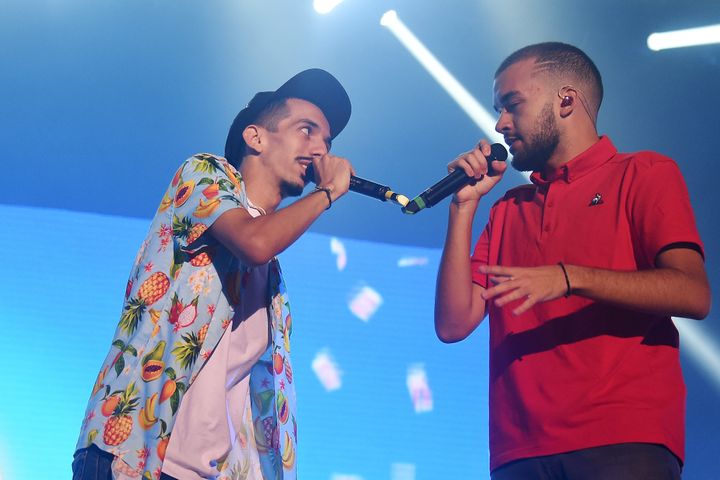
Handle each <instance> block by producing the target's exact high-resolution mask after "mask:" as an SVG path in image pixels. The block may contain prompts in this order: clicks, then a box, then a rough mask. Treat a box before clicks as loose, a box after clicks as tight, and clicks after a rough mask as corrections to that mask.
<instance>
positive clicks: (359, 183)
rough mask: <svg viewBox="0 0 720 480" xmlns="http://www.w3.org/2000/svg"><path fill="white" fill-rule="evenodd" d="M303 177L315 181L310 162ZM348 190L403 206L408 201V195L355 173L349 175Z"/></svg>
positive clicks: (313, 170)
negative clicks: (357, 175)
mask: <svg viewBox="0 0 720 480" xmlns="http://www.w3.org/2000/svg"><path fill="white" fill-rule="evenodd" d="M305 177H306V178H308V179H309V180H310V181H311V182H313V183H317V182H316V181H315V167H314V166H313V164H312V163H311V164H309V165H308V166H307V168H306V169H305ZM350 190H352V191H353V192H356V193H361V194H363V195H367V196H368V197H372V198H377V199H378V200H381V201H383V202H386V201H388V200H390V201H391V202H394V203H396V204H398V205H400V206H401V207H404V206H405V205H407V204H408V202H409V201H410V199H409V198H408V197H406V196H405V195H402V194H400V193H395V192H393V191H392V190H391V189H390V187H388V186H386V185H380V184H379V183H375V182H372V181H370V180H365V179H364V178H360V177H356V176H355V175H350Z"/></svg>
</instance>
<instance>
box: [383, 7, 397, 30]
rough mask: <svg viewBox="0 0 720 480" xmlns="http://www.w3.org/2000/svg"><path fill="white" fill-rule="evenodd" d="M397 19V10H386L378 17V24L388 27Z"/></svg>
mask: <svg viewBox="0 0 720 480" xmlns="http://www.w3.org/2000/svg"><path fill="white" fill-rule="evenodd" d="M397 19H398V16H397V12H396V11H395V10H388V11H387V12H385V13H383V16H382V17H380V25H382V26H383V27H389V26H390V25H391V24H393V23H396V22H397Z"/></svg>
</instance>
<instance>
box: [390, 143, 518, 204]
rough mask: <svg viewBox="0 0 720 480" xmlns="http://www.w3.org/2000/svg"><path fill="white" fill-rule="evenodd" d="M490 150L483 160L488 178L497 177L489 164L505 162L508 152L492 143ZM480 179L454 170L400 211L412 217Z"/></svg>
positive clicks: (462, 171) (463, 171) (497, 144)
mask: <svg viewBox="0 0 720 480" xmlns="http://www.w3.org/2000/svg"><path fill="white" fill-rule="evenodd" d="M490 149H491V152H490V155H489V156H487V157H485V158H486V159H487V161H488V173H487V175H488V176H489V177H493V176H495V175H497V172H495V171H494V170H493V168H492V166H491V162H492V161H493V160H501V161H505V160H507V156H508V152H507V150H506V149H505V147H503V146H502V145H500V144H499V143H493V144H492V145H491V146H490ZM483 176H484V175H483ZM481 179H482V177H480V179H475V178H474V177H471V176H469V175H468V174H466V173H465V170H463V169H462V168H456V169H455V170H453V171H452V172H450V174H448V175H447V176H446V177H445V178H443V179H442V180H440V181H439V182H437V183H436V184H435V185H433V186H432V187H430V188H428V189H427V190H425V191H424V192H422V193H421V194H420V195H418V196H417V197H415V198H413V199H412V201H411V202H410V203H408V204H407V205H405V206H404V207H403V208H402V211H403V213H407V214H408V215H413V214H415V213H417V212H419V211H420V210H422V209H423V208H430V207H432V206H433V205H435V204H436V203H438V202H439V201H441V200H442V199H444V198H445V197H449V196H450V195H452V194H453V193H455V192H457V191H458V190H459V189H460V188H461V187H463V186H465V185H468V184H470V183H472V182H474V181H479V180H481Z"/></svg>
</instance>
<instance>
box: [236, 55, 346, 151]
mask: <svg viewBox="0 0 720 480" xmlns="http://www.w3.org/2000/svg"><path fill="white" fill-rule="evenodd" d="M281 98H299V99H301V100H307V101H308V102H310V103H312V104H314V105H316V106H317V107H318V108H319V109H320V110H321V111H322V112H323V114H324V115H325V118H326V119H327V121H328V124H330V137H331V138H335V137H336V136H337V135H338V134H339V133H340V132H341V131H342V130H343V128H345V125H347V122H348V120H350V111H351V105H350V97H348V94H347V92H346V91H345V89H344V88H343V86H342V85H341V84H340V82H339V81H338V80H337V79H336V78H335V77H333V76H332V75H330V74H329V73H328V72H326V71H325V70H321V69H319V68H311V69H309V70H304V71H302V72H300V73H298V74H297V75H295V76H294V77H292V78H291V79H290V80H288V81H287V82H285V83H284V84H283V85H282V86H281V87H280V88H278V89H277V90H275V91H274V92H258V93H256V94H255V96H254V97H253V98H252V100H250V103H248V104H247V106H246V107H245V108H243V109H242V110H240V113H238V114H237V116H236V117H235V120H234V121H233V123H232V125H231V126H230V131H229V132H228V136H227V140H226V142H225V158H226V159H227V160H228V161H229V162H230V163H231V164H233V165H238V164H239V163H240V160H241V159H242V156H243V149H244V147H245V140H244V139H243V137H242V132H243V131H244V130H245V128H246V127H247V126H248V125H251V124H252V123H253V122H254V121H255V120H257V118H258V116H259V115H260V113H261V112H262V111H263V109H265V107H266V106H267V105H268V104H269V103H270V102H271V101H273V100H277V99H281Z"/></svg>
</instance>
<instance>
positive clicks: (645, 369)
mask: <svg viewBox="0 0 720 480" xmlns="http://www.w3.org/2000/svg"><path fill="white" fill-rule="evenodd" d="M602 95H603V88H602V80H601V77H600V73H599V72H598V70H597V67H596V66H595V65H594V63H593V62H592V60H590V58H588V57H587V55H586V54H585V53H583V52H582V51H581V50H579V49H577V48H575V47H573V46H570V45H566V44H562V43H555V42H552V43H542V44H537V45H531V46H528V47H525V48H523V49H521V50H518V51H517V52H515V53H513V54H512V55H510V56H509V57H508V58H507V59H506V60H505V61H504V62H503V63H502V64H501V65H500V67H499V68H498V70H497V72H496V74H495V83H494V101H495V108H496V110H497V111H498V113H499V115H500V118H499V119H498V122H497V125H496V127H495V128H496V130H497V131H498V132H500V133H501V134H503V136H504V138H505V142H506V143H507V144H508V146H509V147H510V152H511V153H512V154H513V162H512V165H513V167H514V168H516V169H518V170H521V171H532V172H533V173H532V176H531V181H532V184H530V185H524V186H521V187H518V188H514V189H512V190H510V191H508V192H507V193H506V194H505V196H504V197H503V198H502V199H501V200H499V201H498V202H497V203H496V204H495V205H494V206H493V207H492V210H491V212H490V218H489V220H488V223H487V226H486V227H485V229H484V231H483V233H482V235H481V237H480V240H479V241H478V243H477V245H476V247H475V250H474V252H473V253H472V255H471V252H470V247H471V233H472V222H473V217H474V215H475V212H476V210H477V206H478V203H479V201H480V199H481V198H482V197H483V196H484V195H485V194H486V193H487V192H488V191H489V190H490V189H492V188H493V187H494V186H495V185H496V184H497V183H498V182H499V181H500V179H501V177H502V173H504V171H505V168H506V166H505V164H504V163H503V162H497V161H496V162H494V164H493V167H494V169H495V170H496V171H497V172H499V175H497V176H494V177H483V176H482V175H483V174H485V173H486V172H487V170H488V165H487V161H486V159H485V156H486V155H488V156H489V155H490V146H489V145H488V143H487V142H485V141H482V142H480V144H479V145H478V146H477V147H476V148H475V149H474V150H472V151H470V152H467V153H465V154H463V155H461V156H460V157H458V158H457V159H456V160H454V161H453V162H451V163H450V164H449V169H450V170H453V169H456V168H462V169H463V170H464V171H465V172H466V173H467V174H468V175H472V176H475V177H476V178H478V179H480V178H482V179H481V180H479V181H478V182H477V183H475V184H474V185H470V186H466V187H463V188H462V189H461V190H459V191H458V192H457V193H456V194H455V196H454V198H453V201H452V202H451V204H450V217H449V225H448V233H447V239H446V243H445V248H444V251H443V256H442V260H441V264H440V271H439V274H438V283H437V291H436V304H435V329H436V332H437V335H438V337H439V338H440V339H441V340H442V341H444V342H457V341H460V340H462V339H464V338H466V337H467V336H468V335H470V333H472V331H473V330H474V329H475V328H476V327H477V326H478V325H479V324H480V322H481V321H482V319H483V318H484V317H485V315H486V314H489V318H490V468H491V471H492V478H493V479H494V480H505V479H523V480H525V479H582V480H591V479H613V480H617V479H650V478H652V479H656V478H663V479H665V478H667V479H677V478H680V471H681V468H682V461H683V457H684V414H685V411H684V410H685V387H684V383H683V379H682V372H681V370H680V362H679V354H678V346H679V342H678V332H677V330H676V329H675V326H674V325H673V322H672V320H671V318H670V317H671V316H673V315H675V316H682V317H690V318H697V319H701V318H704V317H705V316H706V315H707V314H708V310H709V308H710V289H709V285H708V281H707V276H706V273H705V268H704V264H703V256H704V253H703V247H702V243H701V241H700V237H699V235H698V233H697V229H696V227H695V221H694V218H693V212H692V208H691V206H690V202H689V199H688V193H687V188H686V186H685V183H684V181H683V179H682V176H681V174H680V171H679V169H678V167H677V165H676V164H675V162H673V160H671V159H670V158H667V157H664V156H662V155H660V154H657V153H654V152H647V151H645V152H637V153H631V154H626V153H619V152H617V150H616V149H615V147H614V146H613V144H612V142H611V141H610V139H609V138H608V137H606V136H598V133H597V129H596V119H597V114H598V110H599V108H600V103H601V101H602Z"/></svg>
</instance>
